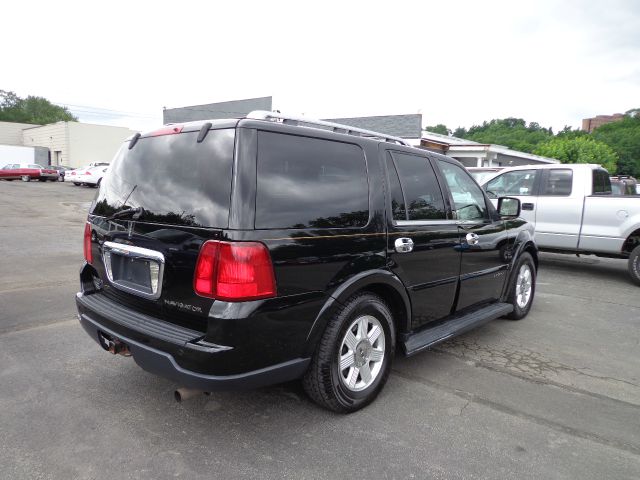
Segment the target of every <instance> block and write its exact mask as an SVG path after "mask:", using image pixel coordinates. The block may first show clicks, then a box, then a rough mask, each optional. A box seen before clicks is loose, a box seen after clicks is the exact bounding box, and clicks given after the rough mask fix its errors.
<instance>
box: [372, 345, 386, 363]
mask: <svg viewBox="0 0 640 480" xmlns="http://www.w3.org/2000/svg"><path fill="white" fill-rule="evenodd" d="M383 358H384V351H382V350H376V349H375V348H374V349H373V350H371V356H370V357H369V360H371V361H372V362H381V361H382V359H383Z"/></svg>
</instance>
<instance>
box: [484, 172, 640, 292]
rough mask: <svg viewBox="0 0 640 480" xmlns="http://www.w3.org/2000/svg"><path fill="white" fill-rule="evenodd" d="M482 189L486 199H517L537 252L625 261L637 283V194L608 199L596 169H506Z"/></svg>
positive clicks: (639, 251)
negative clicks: (530, 230) (528, 223)
mask: <svg viewBox="0 0 640 480" xmlns="http://www.w3.org/2000/svg"><path fill="white" fill-rule="evenodd" d="M482 188H484V190H485V191H486V192H487V195H488V196H489V198H492V199H494V198H496V199H497V198H498V197H505V196H509V197H516V198H518V199H520V202H521V205H522V213H521V216H522V217H523V218H525V219H526V220H527V221H528V222H530V223H531V224H533V225H535V231H536V233H535V239H536V243H537V245H538V247H539V248H540V249H541V250H546V251H553V252H558V253H572V254H590V255H597V256H600V257H612V258H627V259H629V262H628V263H629V274H630V275H631V278H632V279H633V281H634V282H635V283H636V284H638V285H640V195H632V196H629V195H612V194H611V182H610V180H609V174H608V173H607V171H606V170H604V169H603V168H602V167H600V166H599V165H587V164H570V165H569V164H553V165H526V166H522V167H511V168H505V169H504V170H501V171H500V172H497V173H496V174H495V175H494V176H493V177H492V178H490V179H489V180H485V181H484V184H483V185H482Z"/></svg>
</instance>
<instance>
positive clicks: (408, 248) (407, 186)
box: [383, 150, 460, 329]
mask: <svg viewBox="0 0 640 480" xmlns="http://www.w3.org/2000/svg"><path fill="white" fill-rule="evenodd" d="M383 154H384V156H385V162H386V165H387V173H388V185H389V190H390V191H389V195H387V198H388V201H387V204H388V205H387V223H388V226H387V231H388V236H387V242H388V244H387V252H388V263H389V266H390V268H391V270H392V271H393V272H394V273H395V274H396V275H397V276H398V277H399V278H400V279H401V280H402V282H403V283H404V284H405V286H406V287H407V290H408V292H409V296H410V298H411V304H412V312H413V318H412V322H411V323H412V328H414V329H415V328H418V327H420V326H422V325H424V324H426V323H429V322H432V321H435V320H438V319H441V318H443V317H446V316H447V315H449V314H450V313H451V311H452V308H453V305H454V302H455V294H456V287H457V285H458V277H459V270H460V254H459V252H458V249H457V245H458V243H459V238H458V235H459V233H458V225H457V221H456V220H454V219H453V217H452V214H451V211H450V209H449V208H447V207H446V203H445V199H444V196H443V193H442V189H441V187H440V184H439V182H438V179H437V178H436V175H435V172H434V170H433V167H432V166H431V163H430V162H429V159H428V158H427V157H426V156H421V155H417V154H415V153H408V152H402V151H399V150H393V151H386V152H384V153H383Z"/></svg>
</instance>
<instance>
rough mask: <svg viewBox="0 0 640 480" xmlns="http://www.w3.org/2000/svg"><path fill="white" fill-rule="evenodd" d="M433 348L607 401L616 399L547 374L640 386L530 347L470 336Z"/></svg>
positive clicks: (515, 375) (528, 378)
mask: <svg viewBox="0 0 640 480" xmlns="http://www.w3.org/2000/svg"><path fill="white" fill-rule="evenodd" d="M431 351H433V352H436V353H439V354H443V355H451V356H453V357H456V358H458V359H460V360H464V361H469V360H471V361H473V362H474V363H475V364H476V365H477V366H479V367H482V368H485V369H487V370H492V371H495V372H500V373H506V374H509V375H512V376H514V377H518V378H521V379H523V380H527V381H529V382H534V383H538V384H547V385H553V386H555V387H559V388H562V389H565V390H568V391H572V392H575V393H582V394H585V395H590V396H594V397H597V398H602V399H606V400H616V399H614V398H611V397H607V396H606V395H600V394H597V393H593V392H589V391H587V390H583V389H580V388H575V387H570V386H568V385H564V384H562V383H558V382H554V381H553V380H549V379H548V378H546V375H548V374H558V373H561V372H569V373H574V374H576V375H583V376H586V377H589V378H594V379H597V380H603V381H609V382H619V383H623V384H625V385H629V386H632V387H634V388H640V385H638V384H635V383H633V382H630V381H628V380H621V379H618V378H614V377H608V376H604V375H602V376H600V375H596V374H593V373H589V372H587V371H585V370H587V369H585V368H576V367H572V366H569V365H564V364H562V363H559V362H556V361H553V360H549V359H547V358H545V357H544V356H543V355H542V354H540V353H538V352H534V351H532V350H529V349H526V348H518V349H515V350H512V349H508V348H503V349H502V350H496V349H494V348H490V347H488V346H486V345H479V344H478V343H476V342H474V341H470V340H467V339H455V340H450V341H448V342H445V343H443V344H441V346H438V347H435V348H433V349H431ZM618 401H620V402H623V403H625V404H629V405H634V406H638V405H637V404H633V403H629V402H624V401H623V400H618Z"/></svg>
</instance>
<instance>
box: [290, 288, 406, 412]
mask: <svg viewBox="0 0 640 480" xmlns="http://www.w3.org/2000/svg"><path fill="white" fill-rule="evenodd" d="M394 353H395V328H394V325H393V318H392V315H391V312H390V310H389V307H388V306H387V304H386V303H385V302H384V301H383V300H382V299H381V298H380V297H378V296H377V295H374V294H372V293H368V292H364V293H359V294H356V295H354V296H352V297H351V298H350V299H349V300H347V301H346V303H345V304H344V306H342V307H341V308H340V309H339V310H338V311H337V312H336V313H335V314H334V316H333V317H332V318H331V320H330V321H329V323H328V325H327V327H326V330H325V331H324V334H323V335H322V338H321V340H320V344H319V345H318V348H317V350H316V352H315V354H314V356H313V359H312V361H311V365H310V366H309V369H308V370H307V372H306V373H305V375H304V377H303V381H302V384H303V386H304V389H305V391H306V392H307V394H308V395H309V397H311V398H312V399H313V400H314V401H315V402H316V403H318V404H319V405H321V406H323V407H325V408H328V409H329V410H333V411H334V412H340V413H348V412H355V411H356V410H359V409H361V408H363V407H365V406H366V405H368V404H369V403H371V402H372V401H373V400H374V399H375V398H376V396H377V395H378V394H379V393H380V391H381V390H382V388H383V387H384V384H385V383H386V381H387V377H388V376H389V372H390V370H391V363H392V362H393V356H394Z"/></svg>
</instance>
